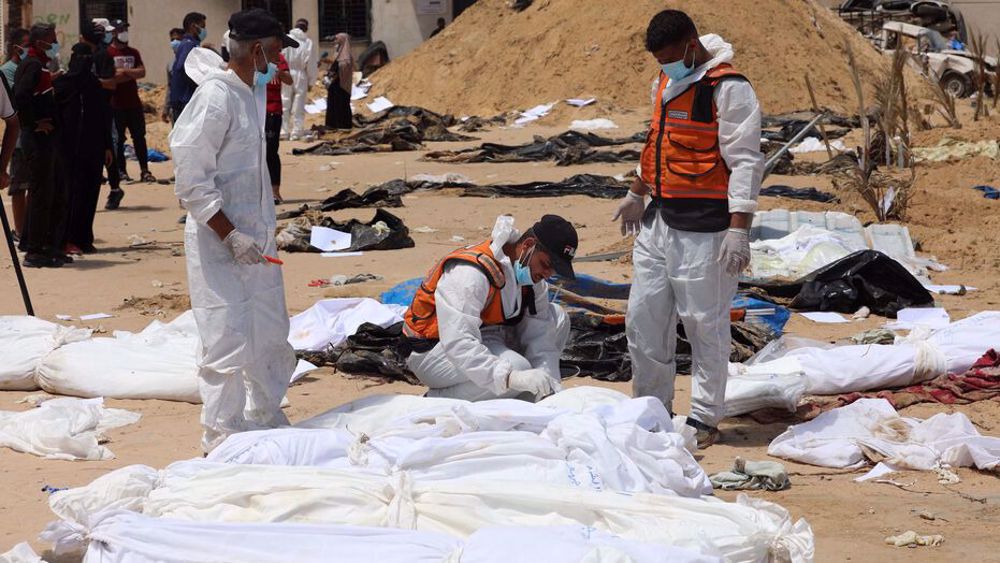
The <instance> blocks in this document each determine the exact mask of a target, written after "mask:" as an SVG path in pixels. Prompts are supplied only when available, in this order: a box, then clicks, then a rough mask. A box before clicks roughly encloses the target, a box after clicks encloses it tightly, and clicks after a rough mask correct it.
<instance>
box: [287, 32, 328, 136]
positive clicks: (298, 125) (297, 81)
mask: <svg viewBox="0 0 1000 563" xmlns="http://www.w3.org/2000/svg"><path fill="white" fill-rule="evenodd" d="M288 35H289V36H290V37H291V38H292V39H294V40H296V41H298V42H299V46H298V47H285V50H284V55H285V59H287V60H288V70H289V72H291V73H292V83H291V84H283V85H282V86H281V108H282V120H281V121H282V123H281V130H282V131H283V132H284V133H287V134H290V135H292V136H294V137H299V136H301V135H302V134H303V133H304V132H305V115H306V97H307V96H308V95H309V86H310V85H312V84H313V83H314V82H316V77H317V76H318V75H319V55H318V53H317V52H316V48H315V45H314V44H313V41H312V39H309V36H308V35H306V32H304V31H302V30H301V29H299V28H297V27H296V28H293V29H292V30H291V31H290V32H288Z"/></svg>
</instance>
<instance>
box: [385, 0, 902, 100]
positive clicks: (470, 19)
mask: <svg viewBox="0 0 1000 563" xmlns="http://www.w3.org/2000/svg"><path fill="white" fill-rule="evenodd" d="M506 6H507V1H506V0H480V1H479V2H477V3H476V4H474V5H473V6H472V7H471V8H469V9H468V10H466V11H465V12H463V13H462V15H461V16H460V17H459V18H458V19H456V20H455V22H454V23H453V24H452V25H451V26H449V27H448V28H446V29H445V30H444V31H443V32H442V33H441V34H439V35H438V36H437V37H435V38H434V39H432V40H430V41H427V42H426V43H424V44H423V45H422V46H421V47H419V48H418V49H417V50H415V51H413V52H412V53H410V54H409V55H407V56H405V57H403V58H401V59H399V60H396V61H393V62H392V63H391V64H390V65H388V66H387V67H385V68H383V69H381V70H379V71H378V72H377V73H376V74H375V75H374V77H373V82H374V83H375V88H374V92H373V93H374V94H375V95H380V94H385V95H387V96H388V97H389V98H390V99H391V100H392V101H393V102H395V103H397V104H413V105H423V106H425V107H429V108H432V109H435V110H437V111H447V112H452V113H456V114H460V115H461V114H478V115H492V114H494V113H497V112H500V111H506V110H511V109H527V108H529V107H532V106H534V105H536V104H539V103H545V102H551V101H555V100H559V99H563V98H569V97H581V96H594V97H597V98H599V99H600V100H601V101H603V102H612V103H614V104H617V105H618V106H620V107H623V108H640V107H645V106H646V105H648V103H649V83H650V81H651V80H652V78H653V77H654V76H656V73H657V71H658V68H657V65H656V62H655V61H654V60H653V59H652V57H650V56H649V54H648V53H646V51H645V48H644V46H643V40H644V38H645V31H646V25H647V24H648V22H649V19H650V18H651V17H652V16H653V15H654V14H655V13H656V12H657V11H659V10H662V9H664V8H666V7H676V8H679V9H682V10H685V11H686V12H688V13H689V14H691V16H692V18H693V19H694V20H695V23H696V24H697V25H698V27H699V31H700V32H701V33H718V34H719V35H721V36H722V37H723V38H725V39H726V40H727V41H729V42H731V43H732V44H733V46H734V48H735V51H736V60H735V65H736V66H737V68H738V69H740V70H741V71H743V72H744V73H746V75H747V76H748V77H749V78H750V79H751V80H752V81H753V83H754V84H755V86H756V88H757V94H758V96H759V97H760V99H761V102H762V104H763V107H764V111H765V112H766V113H772V114H773V113H780V112H785V111H792V110H796V109H803V108H807V107H809V99H808V94H807V93H806V90H805V86H804V78H803V77H804V75H805V74H806V73H807V72H808V73H809V74H810V77H811V80H812V82H813V86H814V87H815V88H816V90H817V95H818V97H819V102H820V104H822V105H826V106H829V107H831V108H833V109H836V110H838V111H850V112H852V113H855V112H856V109H855V108H856V105H857V102H856V101H855V98H854V93H853V92H854V88H853V86H852V83H851V79H850V74H849V71H848V68H847V63H846V56H845V55H844V47H843V44H844V41H845V39H849V40H850V41H851V44H852V48H853V50H854V52H855V54H856V56H857V58H858V61H859V65H860V66H861V68H862V73H863V74H864V75H865V78H866V79H870V78H871V76H872V75H873V74H874V73H875V72H877V71H878V70H879V69H881V68H884V67H885V65H886V60H884V58H883V57H882V55H881V54H880V53H878V52H877V51H876V50H875V49H874V47H872V46H871V45H870V44H869V43H867V42H866V41H865V40H864V39H863V38H862V37H861V36H860V35H858V34H857V33H856V32H855V31H854V30H853V29H852V28H851V27H850V26H848V25H847V24H845V23H843V22H842V21H840V20H839V19H838V18H837V17H836V15H834V14H833V13H831V12H830V11H829V10H827V9H825V8H822V7H820V6H819V5H818V4H817V3H816V2H815V1H814V0H727V1H725V2H705V1H703V0H689V1H671V2H663V1H662V0H628V1H627V2H616V3H614V5H610V4H608V3H605V2H597V1H593V0H586V1H581V0H535V2H534V4H533V5H532V6H531V7H529V8H528V9H527V10H525V11H523V12H514V11H513V10H511V9H509V8H507V7H506Z"/></svg>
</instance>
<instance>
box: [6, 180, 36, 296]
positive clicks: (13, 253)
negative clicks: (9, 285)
mask: <svg viewBox="0 0 1000 563" xmlns="http://www.w3.org/2000/svg"><path fill="white" fill-rule="evenodd" d="M0 222H3V234H4V237H6V238H7V248H8V249H9V250H10V259H11V261H12V262H13V263H14V273H15V274H17V283H18V285H20V286H21V298H22V299H24V310H25V311H27V312H28V314H29V315H31V316H35V310H34V308H32V307H31V297H30V296H29V295H28V284H27V283H25V281H24V272H22V271H21V261H20V260H18V258H17V249H16V248H14V235H13V234H12V233H11V232H10V223H8V222H7V209H6V208H4V205H3V200H0Z"/></svg>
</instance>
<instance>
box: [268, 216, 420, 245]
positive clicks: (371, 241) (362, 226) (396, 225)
mask: <svg viewBox="0 0 1000 563" xmlns="http://www.w3.org/2000/svg"><path fill="white" fill-rule="evenodd" d="M305 222H306V219H298V220H296V222H293V223H291V224H289V225H285V226H284V227H283V229H282V231H281V233H279V235H278V237H276V238H277V240H278V249H279V250H283V251H285V252H320V250H319V249H317V248H315V247H314V246H312V245H310V244H309V236H310V234H311V231H312V227H313V226H319V227H328V228H330V229H335V230H338V231H342V232H345V233H351V247H350V248H347V249H344V250H342V251H341V252H358V251H363V250H397V249H400V248H413V247H414V246H415V243H414V242H413V239H412V238H410V229H409V228H407V226H406V225H405V224H403V220H402V219H400V218H399V217H396V216H395V215H393V214H392V213H389V212H388V211H386V210H384V209H378V210H377V211H375V217H374V218H372V220H371V221H368V222H367V223H362V222H361V221H358V220H357V219H351V220H350V221H347V222H343V223H342V222H337V221H334V220H333V219H332V218H330V217H323V218H322V219H321V220H320V221H319V222H314V223H312V224H309V225H306V224H303V223H305ZM379 223H381V224H384V226H385V227H382V225H380V224H379ZM286 235H290V238H291V240H287V238H288V237H286Z"/></svg>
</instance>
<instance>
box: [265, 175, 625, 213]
mask: <svg viewBox="0 0 1000 563" xmlns="http://www.w3.org/2000/svg"><path fill="white" fill-rule="evenodd" d="M447 188H458V189H462V190H464V191H463V192H462V194H461V196H462V197H559V196H564V195H585V196H590V197H596V198H601V199H618V198H620V197H623V195H624V194H625V190H627V189H628V188H629V182H628V181H623V180H616V179H615V178H613V177H611V176H600V175H597V174H577V175H575V176H570V177H569V178H566V179H565V180H561V181H558V182H527V183H525V184H487V185H483V186H480V185H477V184H470V183H465V182H427V181H414V180H411V181H405V180H399V179H396V180H390V181H388V182H385V183H382V184H378V185H376V186H372V187H370V188H368V189H367V190H365V191H364V192H363V193H361V194H358V193H357V192H355V191H354V190H352V189H350V188H346V189H343V190H341V191H339V192H337V193H336V194H334V195H332V196H330V197H328V198H326V199H325V200H323V201H322V202H321V203H320V204H318V205H316V204H312V205H303V206H302V207H300V208H298V209H292V210H288V211H284V212H282V213H281V214H280V215H278V219H293V218H295V217H300V216H302V215H303V214H305V212H306V211H309V210H310V209H319V210H321V211H339V210H341V209H358V208H366V207H376V208H377V207H403V199H402V196H403V195H405V194H408V193H410V192H416V191H429V190H442V189H447Z"/></svg>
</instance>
